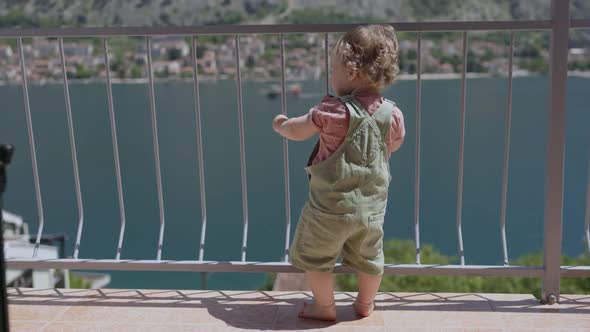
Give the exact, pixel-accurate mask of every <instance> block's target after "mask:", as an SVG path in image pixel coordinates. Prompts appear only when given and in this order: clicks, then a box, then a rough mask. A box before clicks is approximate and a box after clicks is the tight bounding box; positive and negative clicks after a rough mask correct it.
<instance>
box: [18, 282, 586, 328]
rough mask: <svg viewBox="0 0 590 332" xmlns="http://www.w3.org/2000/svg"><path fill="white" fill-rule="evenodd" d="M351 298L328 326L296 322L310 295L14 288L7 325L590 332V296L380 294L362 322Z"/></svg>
mask: <svg viewBox="0 0 590 332" xmlns="http://www.w3.org/2000/svg"><path fill="white" fill-rule="evenodd" d="M354 296H355V294H354V293H345V292H339V293H337V294H336V304H337V314H338V321H337V322H335V323H327V322H316V321H309V320H303V319H299V318H298V317H297V312H298V311H299V309H300V307H301V305H302V303H303V301H304V300H308V299H309V298H310V294H309V293H307V292H261V291H241V292H240V291H231V292H225V291H206V290H193V291H176V290H79V289H64V290H59V289H46V290H39V289H9V302H10V321H11V325H12V326H13V327H16V330H18V327H19V326H22V327H23V330H31V329H30V328H31V326H32V325H31V324H36V323H39V324H41V325H39V326H41V327H40V328H39V329H45V330H51V327H55V329H56V330H59V326H62V327H63V326H64V324H65V325H66V326H70V327H72V328H71V330H84V328H82V327H86V328H87V330H100V331H103V330H118V331H126V330H129V329H132V330H138V331H145V330H163V331H164V330H171V329H175V330H177V331H185V330H195V331H196V330H207V331H210V330H220V331H223V330H227V329H232V328H233V329H236V330H240V329H243V330H277V329H280V330H307V329H325V328H328V329H332V328H334V329H336V330H339V331H341V330H351V331H362V330H367V331H369V330H386V329H388V328H390V327H391V325H392V324H394V325H395V326H396V327H401V326H406V327H407V328H410V329H412V328H414V329H415V328H420V327H428V326H430V327H437V328H453V327H457V326H458V327H463V328H469V327H486V328H499V329H500V330H506V329H505V327H506V325H508V326H509V324H512V325H514V324H516V325H515V326H526V327H531V326H532V327H535V326H536V325H535V324H536V323H538V325H539V326H538V327H539V328H549V327H550V325H551V324H549V325H547V324H546V323H543V324H544V325H542V324H541V323H540V321H543V322H545V321H551V322H553V323H555V324H560V325H559V327H560V328H561V329H566V330H567V328H568V326H571V327H572V328H573V327H577V328H586V327H588V328H589V329H590V320H589V319H588V318H587V317H588V316H590V315H578V314H589V313H590V297H589V296H580V295H578V296H563V297H562V302H561V303H560V304H558V305H554V306H542V305H539V304H538V303H537V301H536V300H535V299H534V297H532V296H531V295H522V294H432V293H380V294H379V295H378V297H377V299H376V303H377V310H376V312H375V314H373V315H372V316H370V317H368V318H364V319H359V318H358V317H357V316H356V315H355V313H354V311H353V309H352V306H351V305H350V304H351V303H352V301H353V300H354ZM544 313H548V315H550V316H551V317H549V316H548V315H545V314H544ZM527 314H530V315H527ZM556 314H558V315H557V316H556ZM537 317H538V318H537ZM576 317H584V319H577V318H576ZM560 319H561V320H562V321H561V323H560V322H559V320H560ZM569 321H575V322H577V323H576V324H574V325H571V324H569ZM478 324H479V325H478ZM519 324H520V325H519ZM568 324H569V325H568ZM150 326H151V327H154V328H153V329H151V328H150ZM158 328H160V329H158ZM32 330H35V329H34V328H33V329H32ZM62 330H68V329H63V328H62Z"/></svg>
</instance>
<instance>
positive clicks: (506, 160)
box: [500, 31, 514, 265]
mask: <svg viewBox="0 0 590 332" xmlns="http://www.w3.org/2000/svg"><path fill="white" fill-rule="evenodd" d="M508 59H509V60H508V105H507V111H506V137H505V138H504V174H503V178H502V210H501V217H500V223H501V232H502V234H501V235H502V253H503V254H504V265H508V246H507V243H506V205H507V195H508V164H509V159H510V122H511V118H512V63H513V59H514V31H512V32H510V55H509V57H508Z"/></svg>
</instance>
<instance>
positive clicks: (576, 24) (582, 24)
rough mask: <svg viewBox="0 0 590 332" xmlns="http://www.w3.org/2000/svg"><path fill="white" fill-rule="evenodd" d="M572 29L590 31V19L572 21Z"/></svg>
mask: <svg viewBox="0 0 590 332" xmlns="http://www.w3.org/2000/svg"><path fill="white" fill-rule="evenodd" d="M570 28H571V29H590V19H583V20H582V19H578V20H571V21H570Z"/></svg>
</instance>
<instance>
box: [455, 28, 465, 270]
mask: <svg viewBox="0 0 590 332" xmlns="http://www.w3.org/2000/svg"><path fill="white" fill-rule="evenodd" d="M466 72H467V31H463V71H462V72H461V120H460V126H461V129H460V130H461V136H460V139H459V176H458V184H457V238H458V240H459V258H460V259H461V265H465V254H464V251H463V234H462V231H461V217H462V209H463V159H464V152H465V151H464V147H465V107H466V99H465V98H466V93H465V92H466V91H465V90H466Z"/></svg>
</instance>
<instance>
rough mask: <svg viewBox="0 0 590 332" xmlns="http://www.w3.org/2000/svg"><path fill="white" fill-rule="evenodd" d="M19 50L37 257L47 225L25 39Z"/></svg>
mask: <svg viewBox="0 0 590 332" xmlns="http://www.w3.org/2000/svg"><path fill="white" fill-rule="evenodd" d="M18 50H19V55H20V70H21V79H22V84H23V100H24V103H25V114H26V116H27V134H28V136H29V150H30V152H31V164H32V165H31V166H32V168H33V180H34V183H35V199H36V201H37V214H38V216H39V228H38V230H37V237H36V239H35V248H34V249H33V258H36V257H37V251H38V250H39V244H40V243H41V234H43V226H44V225H45V218H44V216H43V200H42V198H41V186H40V184H39V170H38V167H37V152H36V148H35V134H34V133H33V120H32V117H31V105H30V104H29V87H28V84H27V70H26V66H25V53H24V50H23V39H22V38H18Z"/></svg>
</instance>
